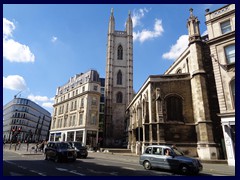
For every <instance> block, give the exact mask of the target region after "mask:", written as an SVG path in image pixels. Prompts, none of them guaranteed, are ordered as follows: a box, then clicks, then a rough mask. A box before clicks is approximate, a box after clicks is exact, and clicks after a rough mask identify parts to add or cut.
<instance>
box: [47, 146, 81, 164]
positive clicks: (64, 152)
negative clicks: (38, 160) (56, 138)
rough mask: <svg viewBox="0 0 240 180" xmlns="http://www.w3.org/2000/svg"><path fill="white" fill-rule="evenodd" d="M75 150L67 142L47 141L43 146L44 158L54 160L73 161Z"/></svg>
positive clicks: (75, 155) (75, 156) (75, 154)
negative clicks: (45, 145) (44, 146)
mask: <svg viewBox="0 0 240 180" xmlns="http://www.w3.org/2000/svg"><path fill="white" fill-rule="evenodd" d="M76 158H77V152H76V150H75V149H74V148H72V146H71V145H70V144H69V143H68V142H48V144H47V147H46V148H45V159H46V160H50V159H53V160H54V161H55V162H60V161H64V160H65V161H75V160H76Z"/></svg>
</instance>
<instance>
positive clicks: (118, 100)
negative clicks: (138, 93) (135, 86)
mask: <svg viewBox="0 0 240 180" xmlns="http://www.w3.org/2000/svg"><path fill="white" fill-rule="evenodd" d="M122 96H123V95H122V93H121V92H118V93H117V98H116V99H117V103H122V98H123V97H122Z"/></svg>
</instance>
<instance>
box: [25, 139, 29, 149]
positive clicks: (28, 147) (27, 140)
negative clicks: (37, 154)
mask: <svg viewBox="0 0 240 180" xmlns="http://www.w3.org/2000/svg"><path fill="white" fill-rule="evenodd" d="M25 143H27V151H28V148H29V141H28V140H26V141H25Z"/></svg>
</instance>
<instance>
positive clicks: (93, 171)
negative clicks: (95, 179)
mask: <svg viewBox="0 0 240 180" xmlns="http://www.w3.org/2000/svg"><path fill="white" fill-rule="evenodd" d="M87 170H88V171H89V172H92V173H95V174H103V173H104V174H110V175H112V176H117V175H118V172H111V173H109V172H105V171H95V170H93V169H87Z"/></svg>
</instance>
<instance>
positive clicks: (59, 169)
mask: <svg viewBox="0 0 240 180" xmlns="http://www.w3.org/2000/svg"><path fill="white" fill-rule="evenodd" d="M56 169H57V170H58V171H65V172H69V173H72V174H77V175H80V176H86V174H82V173H79V172H77V171H76V170H72V171H69V170H68V169H64V168H58V167H57V168H56Z"/></svg>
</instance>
